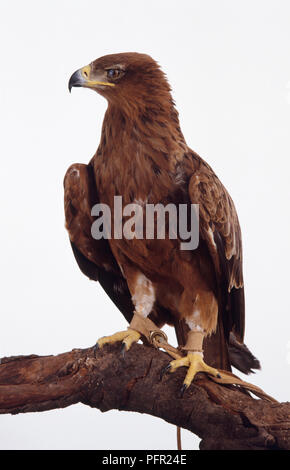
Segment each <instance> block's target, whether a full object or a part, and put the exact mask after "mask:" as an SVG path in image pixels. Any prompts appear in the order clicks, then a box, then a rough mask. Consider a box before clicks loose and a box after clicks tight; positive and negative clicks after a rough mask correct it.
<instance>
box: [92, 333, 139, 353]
mask: <svg viewBox="0 0 290 470" xmlns="http://www.w3.org/2000/svg"><path fill="white" fill-rule="evenodd" d="M140 337H141V335H140V333H138V332H137V331H135V330H131V329H130V328H129V329H128V330H126V331H119V332H118V333H115V334H114V335H112V336H104V337H103V338H100V339H99V340H98V341H97V343H96V344H97V345H98V346H97V349H101V348H102V347H103V346H104V344H108V343H109V344H110V343H111V344H112V343H117V342H118V341H122V343H123V344H124V345H125V348H126V351H128V350H129V349H130V347H131V346H132V344H133V343H137V341H138V340H139V339H140Z"/></svg>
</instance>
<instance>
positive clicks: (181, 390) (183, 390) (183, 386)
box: [179, 384, 188, 398]
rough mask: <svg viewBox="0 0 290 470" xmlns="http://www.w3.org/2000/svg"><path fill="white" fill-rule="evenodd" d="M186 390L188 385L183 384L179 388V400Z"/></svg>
mask: <svg viewBox="0 0 290 470" xmlns="http://www.w3.org/2000/svg"><path fill="white" fill-rule="evenodd" d="M187 388H188V385H186V384H183V385H182V387H181V389H180V395H179V396H180V398H182V397H183V395H184V392H185V390H186V389H187Z"/></svg>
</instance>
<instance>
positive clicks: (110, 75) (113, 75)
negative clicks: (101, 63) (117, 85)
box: [107, 69, 121, 79]
mask: <svg viewBox="0 0 290 470" xmlns="http://www.w3.org/2000/svg"><path fill="white" fill-rule="evenodd" d="M120 75H121V70H119V69H109V70H107V77H108V78H113V79H114V78H118V77H119V76H120Z"/></svg>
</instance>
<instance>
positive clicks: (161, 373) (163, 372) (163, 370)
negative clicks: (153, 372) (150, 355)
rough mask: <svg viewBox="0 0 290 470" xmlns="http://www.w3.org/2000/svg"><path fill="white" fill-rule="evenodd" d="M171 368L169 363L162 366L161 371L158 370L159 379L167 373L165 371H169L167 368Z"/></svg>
mask: <svg viewBox="0 0 290 470" xmlns="http://www.w3.org/2000/svg"><path fill="white" fill-rule="evenodd" d="M170 369H171V364H170V363H169V364H168V365H167V366H166V367H164V368H163V369H162V370H161V372H160V380H162V379H163V377H164V375H165V374H167V372H169V370H170Z"/></svg>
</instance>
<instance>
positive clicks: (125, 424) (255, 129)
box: [0, 0, 290, 449]
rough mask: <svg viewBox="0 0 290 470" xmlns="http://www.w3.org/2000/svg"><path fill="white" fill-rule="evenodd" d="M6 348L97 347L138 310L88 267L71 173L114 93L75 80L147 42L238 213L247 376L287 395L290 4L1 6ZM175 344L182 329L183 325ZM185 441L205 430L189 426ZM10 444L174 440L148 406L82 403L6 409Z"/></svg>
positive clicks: (2, 341) (4, 437)
mask: <svg viewBox="0 0 290 470" xmlns="http://www.w3.org/2000/svg"><path fill="white" fill-rule="evenodd" d="M0 18H1V20H0V21H1V24H0V41H1V63H0V68H1V70H0V85H1V87H0V90H1V94H0V106H1V110H0V113H1V115H0V118H1V139H0V152H1V153H0V155H1V184H0V194H1V213H0V214H1V231H0V245H1V270H0V275H1V296H0V306H1V327H0V356H8V355H17V354H30V353H36V354H40V355H42V354H57V353H59V352H63V351H67V350H71V349H72V348H74V347H87V346H90V345H92V344H94V342H95V341H96V339H97V338H98V337H100V336H103V335H105V334H109V333H111V332H114V331H117V330H120V329H123V328H124V327H125V321H124V320H123V317H122V315H121V314H120V313H119V312H118V311H117V310H116V308H114V307H113V305H112V303H111V302H110V301H109V299H108V298H107V297H106V296H105V294H103V292H102V290H101V288H100V287H99V286H98V285H97V284H95V283H93V282H90V281H89V280H88V279H87V278H85V277H84V276H83V275H82V274H81V272H80V271H79V269H78V267H77V265H76V263H75V260H74V258H73V255H72V252H71V248H70V246H69V242H68V236H67V233H66V231H65V229H64V214H63V187H62V181H63V176H64V174H65V171H66V169H67V168H68V166H69V165H70V164H71V163H73V162H83V163H86V162H88V160H89V159H90V158H91V156H92V155H93V154H94V152H95V150H96V148H97V145H98V142H99V138H100V128H101V123H102V118H103V114H104V111H105V109H106V103H105V101H104V100H103V98H101V97H100V96H98V95H97V94H94V93H92V92H91V91H89V90H84V89H74V90H73V93H72V94H71V95H70V94H69V93H68V90H67V82H68V79H69V77H70V75H71V74H72V72H74V71H75V70H76V69H78V68H79V67H81V66H83V65H86V64H87V63H89V62H91V61H92V60H94V59H96V58H97V57H99V56H102V55H104V54H107V53H115V52H126V51H137V52H145V53H148V54H150V55H152V57H154V58H155V59H156V60H157V61H159V63H160V64H161V65H162V67H163V69H164V70H165V71H166V73H167V74H168V78H169V81H170V83H171V85H172V87H173V96H174V99H175V100H176V104H177V108H178V110H179V112H180V119H181V126H182V129H183V132H184V135H185V138H186V140H187V143H188V144H189V145H190V146H191V147H192V148H193V149H194V150H196V151H197V152H198V153H200V154H201V156H202V157H204V158H205V159H206V160H207V161H208V162H209V163H210V164H211V165H212V166H213V168H214V170H215V171H216V173H217V174H218V176H219V177H220V179H221V180H222V181H223V183H224V184H225V186H226V187H227V188H228V190H229V192H230V193H231V195H232V197H233V199H234V201H235V204H236V207H237V210H238V213H239V217H240V222H241V227H242V233H243V242H244V274H245V284H246V307H247V310H246V343H247V344H248V345H249V347H250V348H251V349H252V350H253V352H254V353H255V354H256V355H257V356H258V357H259V358H260V360H261V362H262V366H263V369H262V371H261V372H259V373H257V374H256V375H255V376H252V377H251V378H250V380H251V381H252V382H253V383H255V384H258V385H259V386H261V387H262V388H264V389H265V390H266V391H267V392H268V393H269V394H271V395H273V396H274V397H276V398H277V399H278V400H284V401H286V400H287V399H288V400H289V398H290V395H289V373H290V332H289V326H290V320H289V318H290V316H289V289H290V286H289V280H290V279H289V266H290V251H289V240H290V237H289V235H290V233H289V232H290V230H289V229H290V223H289V219H290V217H289V194H290V189H289V170H290V166H289V158H290V155H289V150H290V143H289V129H290V127H289V126H290V63H289V58H290V56H289V51H290V47H289V46H290V28H289V20H290V3H289V1H287V0H285V1H279V0H273V1H265V0H251V1H247V0H246V1H245V0H242V1H241V0H239V1H237V0H235V1H233V0H228V1H225V0H219V1H216V0H202V1H201V0H200V1H197V0H195V1H192V0H191V1H185V0H183V1H182V0H180V1H179V2H176V0H174V1H172V0H166V1H156V0H154V1H148V0H146V1H145V0H142V1H141V0H138V1H128V0H122V1H117V0H109V1H106V2H104V1H96V0H95V1H93V0H82V1H79V0H78V1H76V0H62V1H56V0H54V1H51V0H50V1H49V2H48V1H41V2H39V1H32V0H26V1H25V2H23V1H20V0H18V1H15V0H14V1H13V0H12V1H8V0H6V1H3V0H1V3H0ZM171 340H172V341H173V335H172V336H171ZM183 443H184V448H189V449H190V448H197V447H198V439H197V438H194V437H193V436H192V435H191V434H190V433H189V432H185V431H184V432H183ZM0 447H1V449H109V448H110V449H162V448H167V449H175V448H176V441H175V428H174V427H173V426H171V425H169V424H167V423H165V422H163V421H161V420H158V419H155V418H152V417H150V416H145V415H140V414H133V413H121V412H117V411H111V412H108V413H105V414H101V413H100V412H99V411H97V410H93V409H90V408H88V407H86V406H83V405H76V406H72V407H70V408H67V409H65V410H54V411H49V412H44V413H38V414H37V413H36V414H26V415H18V416H1V417H0Z"/></svg>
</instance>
